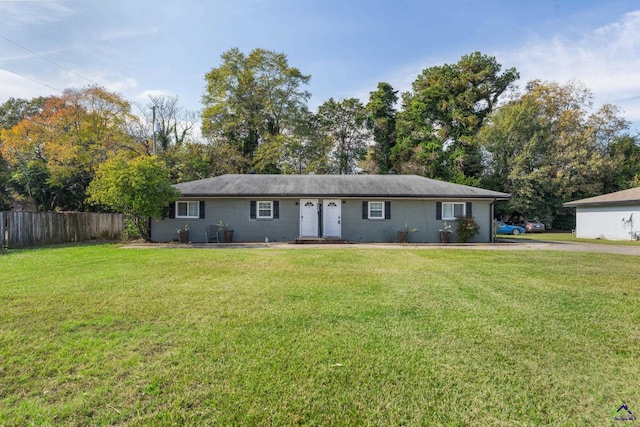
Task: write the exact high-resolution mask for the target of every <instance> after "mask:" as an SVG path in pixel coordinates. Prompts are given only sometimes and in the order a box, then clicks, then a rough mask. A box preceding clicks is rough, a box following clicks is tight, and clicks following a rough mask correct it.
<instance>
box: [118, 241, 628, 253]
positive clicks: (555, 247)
mask: <svg viewBox="0 0 640 427" xmlns="http://www.w3.org/2000/svg"><path fill="white" fill-rule="evenodd" d="M123 247H124V248H135V249H145V248H148V249H151V248H176V249H178V248H184V249H298V250H301V249H302V250H304V249H350V248H359V249H470V250H494V251H526V250H529V251H534V250H547V251H573V252H598V253H610V254H621V255H636V256H640V244H638V245H633V246H628V245H602V244H597V243H582V242H553V241H534V240H527V241H523V240H519V239H499V240H498V241H497V242H496V243H466V244H464V243H448V244H438V243H351V244H326V243H325V244H292V243H289V242H275V243H189V244H179V243H129V244H126V245H124V246H123Z"/></svg>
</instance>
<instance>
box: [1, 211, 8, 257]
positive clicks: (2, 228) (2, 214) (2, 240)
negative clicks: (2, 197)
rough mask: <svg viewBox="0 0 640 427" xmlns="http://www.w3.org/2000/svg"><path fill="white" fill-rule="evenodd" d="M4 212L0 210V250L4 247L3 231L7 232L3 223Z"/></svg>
mask: <svg viewBox="0 0 640 427" xmlns="http://www.w3.org/2000/svg"><path fill="white" fill-rule="evenodd" d="M4 221H5V215H4V212H0V251H4V250H5V249H6V248H5V233H6V232H7V225H6V224H5V222H4Z"/></svg>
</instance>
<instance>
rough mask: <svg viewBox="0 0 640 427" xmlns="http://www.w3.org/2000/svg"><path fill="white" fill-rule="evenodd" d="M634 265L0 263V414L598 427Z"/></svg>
mask: <svg viewBox="0 0 640 427" xmlns="http://www.w3.org/2000/svg"><path fill="white" fill-rule="evenodd" d="M639 264H640V263H638V262H637V259H636V258H635V257H630V256H618V255H600V254H592V253H565V252H562V253H561V252H542V251H535V252H527V253H526V254H523V253H505V252H491V251H465V250H460V251H457V250H456V251H452V250H445V251H438V250H407V251H400V250H377V249H375V250H374V249H353V248H350V249H341V250H326V249H319V250H310V249H304V250H175V249H157V250H148V249H145V250H135V249H121V248H118V247H117V246H87V247H63V248H53V249H43V250H36V251H24V252H15V253H10V254H8V255H5V256H2V257H0V307H1V311H0V316H1V322H0V358H1V361H2V363H1V367H0V425H22V424H36V425H78V426H80V425H158V424H177V425H540V424H555V425H607V424H612V423H614V421H613V417H614V416H615V410H616V409H617V407H618V406H619V405H620V404H622V403H628V404H630V405H632V406H633V404H634V403H635V404H636V405H637V406H640V391H639V390H638V387H637V384H638V382H637V379H638V378H640V362H639V360H640V314H639V313H638V310H637V307H638V306H639V304H638V303H639V302H640V301H639V300H640V283H639V281H638V280H637V278H638V277H640V274H639V273H640V265H639Z"/></svg>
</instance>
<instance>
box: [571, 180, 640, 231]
mask: <svg viewBox="0 0 640 427" xmlns="http://www.w3.org/2000/svg"><path fill="white" fill-rule="evenodd" d="M564 206H565V207H571V208H573V207H574V208H576V237H579V238H586V239H608V240H640V187H636V188H630V189H628V190H622V191H617V192H615V193H609V194H603V195H602V196H596V197H589V198H588V199H582V200H576V201H573V202H569V203H565V204H564Z"/></svg>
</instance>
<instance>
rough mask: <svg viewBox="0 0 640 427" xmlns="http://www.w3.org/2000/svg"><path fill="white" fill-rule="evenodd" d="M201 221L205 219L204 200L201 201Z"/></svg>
mask: <svg viewBox="0 0 640 427" xmlns="http://www.w3.org/2000/svg"><path fill="white" fill-rule="evenodd" d="M200 219H204V200H200Z"/></svg>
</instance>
